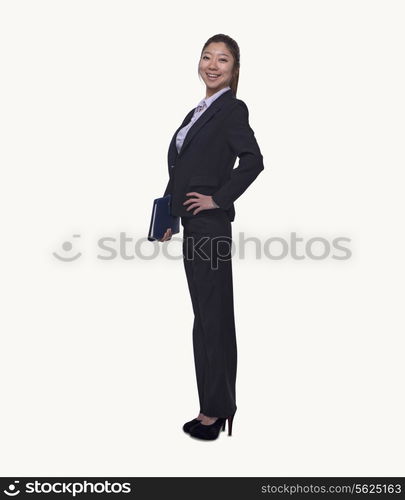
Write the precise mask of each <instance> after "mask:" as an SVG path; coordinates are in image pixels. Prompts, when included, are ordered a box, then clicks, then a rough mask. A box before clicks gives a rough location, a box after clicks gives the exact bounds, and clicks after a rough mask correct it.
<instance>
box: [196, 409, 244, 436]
mask: <svg viewBox="0 0 405 500" xmlns="http://www.w3.org/2000/svg"><path fill="white" fill-rule="evenodd" d="M234 416H235V413H234V414H233V415H230V416H229V417H226V418H222V417H220V418H217V419H216V420H215V422H214V423H213V424H210V425H203V424H202V423H199V424H197V425H194V426H193V427H192V428H191V429H190V436H192V437H195V438H198V439H206V440H213V439H217V438H218V436H219V433H220V432H221V430H223V431H224V430H225V424H226V420H227V419H228V436H232V423H233V417H234Z"/></svg>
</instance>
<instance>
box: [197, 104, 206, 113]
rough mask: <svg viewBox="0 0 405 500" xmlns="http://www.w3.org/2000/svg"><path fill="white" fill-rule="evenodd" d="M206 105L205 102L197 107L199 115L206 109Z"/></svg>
mask: <svg viewBox="0 0 405 500" xmlns="http://www.w3.org/2000/svg"><path fill="white" fill-rule="evenodd" d="M206 106H207V105H206V104H205V102H203V103H202V104H201V105H200V106H197V113H199V112H200V111H202V110H203V109H204V108H206Z"/></svg>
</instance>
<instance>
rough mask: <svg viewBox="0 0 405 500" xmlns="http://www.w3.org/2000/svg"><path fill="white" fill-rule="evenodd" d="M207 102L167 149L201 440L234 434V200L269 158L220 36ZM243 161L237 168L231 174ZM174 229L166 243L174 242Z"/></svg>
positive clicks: (227, 43)
mask: <svg viewBox="0 0 405 500" xmlns="http://www.w3.org/2000/svg"><path fill="white" fill-rule="evenodd" d="M198 73H199V76H200V77H201V78H202V79H203V80H204V83H205V85H206V97H205V98H204V99H202V100H201V101H200V102H199V103H198V105H197V107H196V108H193V109H192V110H191V111H190V112H189V113H188V114H187V116H186V117H185V119H184V121H183V123H182V124H181V125H180V127H179V128H178V129H177V130H176V132H175V134H174V135H173V138H172V141H171V143H170V146H169V151H168V166H169V182H168V184H167V187H166V190H165V193H164V196H165V195H167V194H171V196H172V198H171V200H172V201H171V212H172V215H177V216H180V217H181V223H182V226H183V230H184V231H183V258H184V259H183V261H184V267H185V271H186V277H187V283H188V288H189V291H190V296H191V302H192V306H193V311H194V325H193V349H194V361H195V370H196V377H197V387H198V395H199V403H200V410H199V414H198V416H197V417H196V418H194V419H193V420H191V421H189V422H186V423H185V424H184V426H183V430H184V431H185V432H187V433H189V434H190V435H191V436H193V437H195V438H198V439H206V440H207V439H216V438H217V437H218V436H219V433H220V430H221V429H222V430H224V429H225V423H226V419H228V435H229V436H230V435H231V434H232V421H233V417H234V414H235V412H236V408H237V406H236V398H235V383H236V365H237V348H236V334H235V320H234V308H233V307H234V304H233V284H232V229H231V222H232V221H233V220H234V219H235V208H234V204H233V202H234V201H235V200H236V199H237V198H238V197H239V196H240V195H241V194H242V193H243V192H244V191H245V190H246V189H247V188H248V186H249V185H250V184H251V183H252V182H253V181H254V179H255V178H256V177H257V176H258V174H259V173H260V172H261V171H262V170H263V168H264V166H263V156H262V154H261V152H260V149H259V146H258V144H257V142H256V138H255V136H254V132H253V130H252V129H251V127H250V125H249V119H248V114H249V112H248V108H247V106H246V104H245V103H244V102H243V101H241V100H239V99H237V98H236V91H237V86H238V79H239V47H238V44H237V43H236V42H235V41H234V40H233V39H232V38H230V37H229V36H227V35H223V34H218V35H215V36H213V37H211V38H210V39H208V40H207V42H206V43H205V44H204V47H203V49H202V52H201V56H200V61H199V65H198ZM237 157H239V164H238V166H237V168H235V169H234V168H233V167H234V165H235V161H236V158H237ZM171 237H172V234H171V230H170V229H168V230H167V231H166V232H165V234H164V236H163V237H162V239H161V240H160V241H167V240H170V239H171Z"/></svg>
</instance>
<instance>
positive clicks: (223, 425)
mask: <svg viewBox="0 0 405 500" xmlns="http://www.w3.org/2000/svg"><path fill="white" fill-rule="evenodd" d="M225 424H226V418H225V419H224V423H223V424H222V429H221V430H222V431H224V430H225Z"/></svg>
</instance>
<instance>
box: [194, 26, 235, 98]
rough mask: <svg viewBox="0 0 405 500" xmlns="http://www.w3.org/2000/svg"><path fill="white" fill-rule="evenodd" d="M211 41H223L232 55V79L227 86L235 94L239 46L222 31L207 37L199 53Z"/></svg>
mask: <svg viewBox="0 0 405 500" xmlns="http://www.w3.org/2000/svg"><path fill="white" fill-rule="evenodd" d="M212 42H223V43H224V44H225V45H226V47H227V49H228V50H229V52H230V53H231V54H232V56H233V60H234V63H233V70H232V79H231V83H230V84H229V86H230V87H231V90H232V92H233V93H234V94H235V96H236V91H237V90H238V81H239V67H240V51H239V46H238V44H237V43H236V42H235V40H234V39H233V38H231V37H230V36H228V35H224V34H223V33H218V34H217V35H214V36H212V37H211V38H208V40H207V41H206V42H205V44H204V47H203V48H202V50H201V55H200V58H201V56H202V53H203V52H204V50H205V48H206V47H207V46H208V45H209V44H210V43H212Z"/></svg>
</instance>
